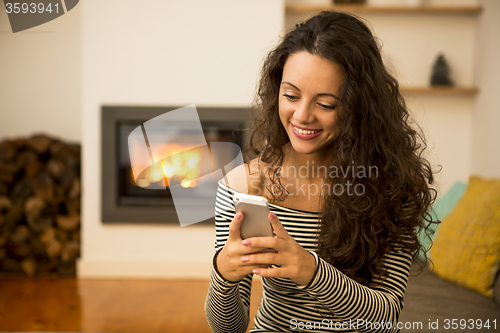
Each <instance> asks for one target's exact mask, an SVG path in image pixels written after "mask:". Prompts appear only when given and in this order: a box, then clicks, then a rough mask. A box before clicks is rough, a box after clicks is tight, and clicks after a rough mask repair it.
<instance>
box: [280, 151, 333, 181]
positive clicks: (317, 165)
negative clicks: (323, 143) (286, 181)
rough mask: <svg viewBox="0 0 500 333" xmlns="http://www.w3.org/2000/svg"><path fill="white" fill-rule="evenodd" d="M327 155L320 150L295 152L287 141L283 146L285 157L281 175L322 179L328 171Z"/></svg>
mask: <svg viewBox="0 0 500 333" xmlns="http://www.w3.org/2000/svg"><path fill="white" fill-rule="evenodd" d="M329 166H330V162H329V161H328V155H327V154H325V153H324V152H322V151H317V152H314V153H312V154H301V153H298V152H296V151H295V150H294V149H293V148H292V147H291V145H290V143H287V144H286V146H285V159H284V161H283V169H282V170H283V176H285V177H287V176H288V177H294V175H295V177H300V178H307V179H311V180H312V179H322V178H324V177H325V176H326V175H327V173H328V167H329Z"/></svg>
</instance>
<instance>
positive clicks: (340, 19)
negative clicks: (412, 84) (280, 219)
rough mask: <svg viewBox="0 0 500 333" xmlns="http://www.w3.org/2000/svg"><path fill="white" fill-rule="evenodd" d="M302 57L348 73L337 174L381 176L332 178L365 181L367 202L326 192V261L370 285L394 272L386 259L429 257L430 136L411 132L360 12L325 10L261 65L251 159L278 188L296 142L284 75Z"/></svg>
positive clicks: (275, 196) (335, 145)
mask: <svg viewBox="0 0 500 333" xmlns="http://www.w3.org/2000/svg"><path fill="white" fill-rule="evenodd" d="M300 51H306V52H308V53H310V54H312V55H317V56H320V57H322V58H325V59H328V60H330V61H332V62H333V63H335V64H337V65H338V66H339V67H340V68H341V70H342V71H343V74H344V80H343V82H342V84H341V87H340V91H339V93H340V100H341V111H340V112H339V123H340V128H339V133H338V136H337V138H336V139H335V140H334V141H333V142H332V143H331V144H330V146H329V147H328V148H329V150H328V151H329V156H331V164H330V168H336V170H348V169H347V168H348V167H351V168H353V167H357V168H359V167H366V168H367V167H372V168H373V167H375V168H376V170H377V173H365V174H362V175H359V174H352V173H351V172H349V173H347V174H344V175H343V176H342V177H327V179H325V181H326V183H327V184H329V185H330V187H329V188H330V189H333V188H335V186H337V188H339V187H338V186H342V188H346V186H351V188H353V186H358V189H359V188H360V187H359V184H361V185H362V186H363V189H364V190H363V195H345V193H343V195H335V194H332V193H331V191H329V192H325V194H324V195H323V196H322V202H323V204H322V205H321V206H322V209H321V232H320V236H319V239H318V254H319V255H320V256H321V257H322V258H323V259H324V260H326V261H327V262H329V263H331V264H332V265H334V266H336V267H337V268H339V269H340V270H341V271H343V272H344V273H345V274H346V275H348V276H350V277H352V278H354V279H355V280H357V281H358V282H360V283H363V284H368V283H369V282H370V281H371V280H372V278H373V277H381V278H383V277H384V276H386V275H387V273H386V272H385V271H384V269H383V266H382V259H383V256H384V255H385V254H386V253H388V252H390V251H394V250H395V248H396V247H397V248H399V249H400V250H403V251H407V252H408V253H411V254H412V256H413V259H415V258H416V256H417V254H418V250H423V251H424V253H425V248H423V246H422V245H421V244H420V242H419V239H418V233H419V232H420V231H421V230H424V231H425V230H428V227H429V225H430V223H436V221H432V217H431V215H430V214H429V209H430V207H431V205H432V203H433V202H434V200H435V198H436V191H435V190H434V189H433V188H431V187H430V185H431V184H433V183H434V177H433V171H432V168H431V165H430V163H429V162H428V160H426V159H425V158H424V157H423V155H422V152H423V151H424V150H425V148H426V143H425V139H424V137H423V135H422V134H421V132H422V131H421V130H420V129H419V130H418V131H417V130H415V129H413V128H412V126H411V124H410V119H409V113H408V110H407V108H406V104H405V101H404V99H403V97H402V95H401V93H400V91H399V87H398V83H397V81H396V80H395V78H394V77H393V76H391V74H389V72H388V71H387V69H386V67H385V66H384V63H383V61H382V57H381V54H380V50H379V46H378V44H377V41H376V39H375V37H374V36H373V35H372V33H371V31H370V29H369V28H368V27H367V26H366V25H365V24H364V23H363V22H361V20H360V19H359V18H357V17H355V16H353V15H350V14H346V13H341V12H335V11H323V12H321V13H319V14H317V15H315V16H313V17H312V18H310V19H308V20H307V21H305V22H302V23H300V24H297V25H295V28H294V29H293V30H292V31H290V32H288V33H287V34H286V35H285V37H284V38H283V39H282V41H281V43H280V44H279V45H278V46H277V47H276V48H275V49H273V50H272V51H271V52H270V53H269V54H268V56H267V58H266V59H265V61H264V63H263V67H262V72H261V78H260V81H259V85H258V87H257V91H256V96H255V101H254V113H253V118H254V119H253V120H254V122H253V124H254V128H253V131H252V134H251V137H250V142H249V148H248V149H247V150H246V151H245V158H246V161H249V156H251V157H252V158H253V157H255V156H258V157H260V159H261V160H262V161H263V162H264V163H267V164H268V166H271V168H266V169H267V170H268V171H269V170H272V171H270V172H269V175H268V178H269V180H270V181H271V184H273V185H277V184H278V185H279V186H281V183H280V180H279V171H280V167H281V166H282V164H283V161H284V146H285V145H286V144H287V143H288V142H289V141H290V140H289V138H288V135H287V133H286V131H285V129H284V128H283V125H282V123H281V121H280V118H279V113H278V98H279V89H280V84H281V78H282V74H283V68H284V65H285V62H286V61H287V59H288V57H290V56H291V55H292V54H295V53H296V52H300ZM417 128H418V127H417ZM341 168H343V169H341ZM357 170H358V169H357ZM365 170H366V169H365ZM349 184H350V185H349ZM279 186H278V187H279ZM281 188H282V187H281ZM278 192H279V191H278ZM271 193H272V198H271V202H276V201H281V200H283V199H284V197H285V196H286V193H284V192H283V191H282V192H281V193H277V192H276V191H271Z"/></svg>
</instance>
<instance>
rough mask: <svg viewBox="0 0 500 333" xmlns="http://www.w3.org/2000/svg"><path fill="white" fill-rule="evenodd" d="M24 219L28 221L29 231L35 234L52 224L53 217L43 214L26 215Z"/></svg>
mask: <svg viewBox="0 0 500 333" xmlns="http://www.w3.org/2000/svg"><path fill="white" fill-rule="evenodd" d="M26 221H27V222H28V226H29V227H30V229H31V231H33V232H34V233H36V234H39V233H43V232H44V231H45V230H47V229H48V228H50V227H52V226H53V225H54V222H53V219H52V218H51V217H50V216H43V217H38V218H29V217H27V218H26Z"/></svg>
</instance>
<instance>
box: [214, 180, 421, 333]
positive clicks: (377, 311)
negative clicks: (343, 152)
mask: <svg viewBox="0 0 500 333" xmlns="http://www.w3.org/2000/svg"><path fill="white" fill-rule="evenodd" d="M234 193H235V191H234V190H233V189H231V188H229V187H227V186H225V185H224V184H223V183H221V182H220V181H219V187H218V189H217V199H216V204H215V214H216V215H215V223H216V243H215V249H216V253H218V251H219V250H220V249H222V247H223V246H224V244H225V243H226V240H227V237H228V234H229V223H230V222H231V221H232V219H233V217H234V215H235V210H234V204H233V200H232V198H233V194H234ZM269 208H270V210H271V211H272V212H274V213H275V214H276V215H277V216H278V218H279V220H280V222H281V223H282V224H283V226H284V227H285V229H286V230H287V231H288V233H289V234H290V235H291V236H292V237H293V238H294V239H295V240H296V241H297V242H298V243H299V244H300V245H301V246H302V247H304V249H306V250H308V251H309V252H311V254H313V255H314V257H315V258H316V265H317V270H316V275H315V277H314V278H313V280H312V281H311V283H310V284H309V285H308V286H297V285H296V284H295V283H294V282H292V281H291V280H289V279H284V278H262V284H263V295H262V300H261V303H260V305H259V309H258V311H257V315H256V316H255V318H254V324H255V326H254V327H253V328H252V329H251V330H250V332H252V333H254V332H336V331H339V332H398V331H399V329H398V324H397V322H398V317H399V313H400V311H401V309H402V308H403V295H404V292H405V289H406V283H407V281H408V275H409V271H410V265H411V260H412V258H411V255H410V254H408V253H404V252H397V253H390V254H388V255H387V256H386V258H385V266H386V267H387V269H388V278H387V279H385V280H383V281H382V280H377V279H374V281H373V282H372V283H371V284H370V286H368V287H367V286H364V285H361V284H359V283H358V282H356V281H354V280H353V279H351V278H349V277H347V276H346V275H344V274H343V273H342V272H340V271H339V270H338V269H336V268H335V267H334V266H332V265H331V264H329V263H327V262H326V261H324V260H323V259H321V258H319V257H318V255H317V254H316V253H315V252H314V251H315V249H316V244H317V235H318V232H319V227H320V214H319V213H317V212H308V211H303V210H298V209H290V208H285V207H281V206H277V205H273V204H269ZM214 259H215V257H214ZM252 277H253V274H249V275H247V276H246V277H245V278H244V279H243V280H241V281H240V282H230V281H226V280H225V279H224V278H223V277H222V276H221V275H220V274H219V273H218V272H217V270H216V269H215V267H213V268H212V274H211V278H210V287H209V290H208V295H207V299H206V304H205V313H206V316H207V319H208V322H209V324H210V327H211V328H212V331H213V332H226V333H238V332H245V331H246V330H247V327H248V323H249V321H250V318H249V308H250V290H251V285H252Z"/></svg>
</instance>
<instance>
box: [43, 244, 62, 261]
mask: <svg viewBox="0 0 500 333" xmlns="http://www.w3.org/2000/svg"><path fill="white" fill-rule="evenodd" d="M61 249H62V245H61V242H59V241H58V240H53V241H50V242H49V243H47V244H46V245H45V251H46V252H47V256H48V257H49V258H56V257H57V256H59V254H60V253H61Z"/></svg>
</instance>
